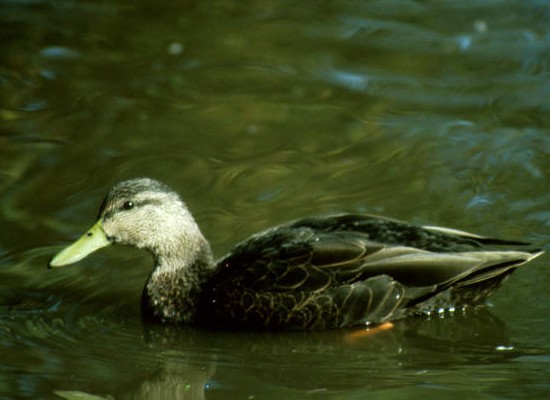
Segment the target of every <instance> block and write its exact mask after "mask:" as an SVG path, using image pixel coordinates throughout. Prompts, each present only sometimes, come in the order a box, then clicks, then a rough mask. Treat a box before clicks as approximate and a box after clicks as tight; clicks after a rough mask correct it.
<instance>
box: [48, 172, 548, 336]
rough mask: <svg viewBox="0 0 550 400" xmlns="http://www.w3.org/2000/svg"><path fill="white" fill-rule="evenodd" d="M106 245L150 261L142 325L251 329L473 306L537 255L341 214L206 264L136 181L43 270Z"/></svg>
mask: <svg viewBox="0 0 550 400" xmlns="http://www.w3.org/2000/svg"><path fill="white" fill-rule="evenodd" d="M115 244H117V245H126V246H133V247H137V248H139V249H144V250H146V251H148V252H149V253H151V254H152V256H153V261H154V267H153V269H152V272H151V273H150V275H149V276H148V278H147V281H146V283H145V286H144V288H143V292H142V296H141V313H142V317H143V320H144V321H147V322H152V323H161V324H162V323H163V324H176V325H180V324H181V325H189V326H202V327H207V328H214V329H248V330H251V329H252V330H320V329H336V328H352V327H358V326H363V327H365V326H366V327H369V326H377V325H380V324H384V323H387V322H388V321H393V320H397V319H401V318H406V317H411V316H414V315H430V314H431V313H436V312H439V313H441V312H452V311H454V310H456V309H466V308H467V307H476V306H478V305H480V304H484V303H485V301H486V299H487V298H488V297H489V296H490V295H491V294H492V293H493V292H494V291H495V290H496V289H497V288H498V287H499V286H500V285H501V284H502V282H503V281H504V280H506V278H508V277H509V276H510V274H511V273H512V272H514V271H515V270H516V268H517V267H519V266H521V265H524V264H526V263H527V262H529V261H531V260H533V259H534V258H536V257H538V256H540V255H541V254H542V253H543V251H541V250H540V249H535V248H531V246H530V245H529V244H528V243H525V242H520V241H513V240H501V239H494V238H490V237H484V236H479V235H477V234H473V233H469V232H465V231H461V230H457V229H451V228H443V227H438V226H421V225H415V224H411V223H407V222H403V221H399V220H395V219H391V218H387V217H381V216H376V215H370V214H338V215H330V216H316V217H305V218H302V219H299V220H295V221H291V222H288V223H284V224H282V225H278V226H275V227H272V228H269V229H266V230H264V231H262V232H260V233H257V234H255V235H253V236H251V237H250V238H248V239H246V240H244V241H242V242H240V243H239V244H237V245H236V246H235V247H234V248H233V249H232V250H231V251H230V252H229V253H228V254H226V255H225V256H223V257H222V258H220V259H219V260H215V259H214V256H213V253H212V250H211V247H210V245H209V242H208V241H207V239H206V238H205V236H204V235H203V234H202V232H201V230H200V228H199V226H198V224H197V222H196V221H195V219H194V218H193V216H192V214H191V212H190V211H189V209H188V208H187V206H186V204H185V203H184V201H183V200H182V199H181V197H180V196H179V195H178V193H176V192H175V191H174V190H172V189H171V188H170V187H169V186H167V185H166V184H164V183H162V182H159V181H158V180H155V179H151V178H135V179H130V180H126V181H123V182H120V183H118V184H116V185H115V186H114V187H113V188H112V189H111V190H110V191H109V192H108V194H107V196H106V197H105V198H104V200H103V202H102V204H101V207H100V209H99V218H98V220H97V222H96V223H95V224H94V225H93V226H92V227H91V228H90V229H89V230H87V231H86V232H85V233H84V234H83V235H82V236H81V237H80V238H79V239H78V240H77V241H76V242H74V243H73V244H71V245H69V246H68V247H66V248H64V249H63V250H61V251H60V252H59V253H58V254H56V255H55V256H54V257H53V258H52V259H51V261H50V263H49V267H50V268H58V267H62V266H65V265H69V264H73V263H76V262H78V261H80V260H82V259H83V258H85V257H86V256H88V255H89V254H91V253H93V252H95V251H96V250H99V249H101V248H104V247H107V246H110V245H115Z"/></svg>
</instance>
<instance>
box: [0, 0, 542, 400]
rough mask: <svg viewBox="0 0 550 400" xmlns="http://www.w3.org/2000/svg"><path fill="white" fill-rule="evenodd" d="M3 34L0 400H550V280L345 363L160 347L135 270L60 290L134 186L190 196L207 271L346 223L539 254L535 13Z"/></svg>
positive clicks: (144, 266)
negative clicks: (115, 200) (487, 239)
mask: <svg viewBox="0 0 550 400" xmlns="http://www.w3.org/2000/svg"><path fill="white" fill-rule="evenodd" d="M0 18H1V22H0V35H1V36H2V52H1V54H0V68H1V73H0V85H1V93H2V96H1V98H0V118H1V121H2V123H1V126H0V154H1V157H0V174H1V175H0V176H1V179H0V226H1V233H0V398H32V399H37V398H58V397H56V396H58V395H61V396H62V397H65V398H82V396H85V394H87V395H88V396H92V395H94V396H100V397H102V398H113V397H114V398H117V399H118V398H122V399H125V398H140V399H141V398H170V399H172V398H185V399H200V398H208V399H218V398H219V399H227V398H235V399H249V400H257V399H281V398H284V399H303V398H312V399H355V398H357V399H359V398H366V397H369V398H374V399H384V400H387V399H405V398H426V399H431V398H433V399H435V398H438V399H439V398H441V397H442V396H444V397H445V398H449V399H453V398H457V399H458V398H460V399H462V398H464V397H468V398H473V399H489V398H490V399H514V398H525V397H529V398H546V397H547V394H548V392H549V391H550V384H549V380H548V376H550V337H549V334H548V332H549V331H550V322H549V319H548V315H550V300H549V292H550V291H549V289H548V287H550V272H548V268H547V264H548V261H547V260H548V257H547V256H543V257H542V258H539V259H537V260H536V261H535V262H533V263H532V264H530V266H529V267H527V268H522V269H520V270H518V271H517V272H516V273H515V274H514V275H513V276H512V277H511V279H510V280H508V281H507V282H506V283H505V285H504V286H503V287H502V288H501V289H500V290H499V291H498V292H497V294H496V295H495V296H494V297H493V299H492V305H491V306H490V307H489V308H486V309H481V310H477V311H470V312H468V313H466V314H462V313H461V312H459V311H456V312H455V313H454V314H455V315H452V316H450V315H445V316H443V318H441V317H439V316H433V317H431V318H425V319H409V320H406V321H399V322H397V323H396V325H395V327H394V328H393V329H391V330H389V331H383V332H379V333H377V334H375V335H372V336H367V337H363V338H360V339H355V340H353V339H350V337H349V336H347V335H348V334H349V333H350V332H347V331H330V332H316V333H285V334H282V333H278V334H268V333H243V332H240V333H236V332H208V331H206V332H205V331H198V330H193V329H170V328H165V329H159V330H155V331H150V330H149V329H147V328H144V327H143V325H142V324H141V321H140V315H139V296H140V294H141V288H142V285H143V283H144V281H145V278H146V276H147V274H148V272H149V268H150V266H151V260H150V258H149V256H148V255H146V254H142V253H141V252H139V251H137V250H132V249H126V248H111V249H108V250H105V251H104V252H102V253H98V254H96V255H93V256H91V257H89V258H88V259H86V260H84V261H82V262H81V263H79V265H77V266H73V267H67V268H64V269H60V270H55V271H49V270H47V269H46V264H47V261H48V259H49V258H50V257H51V256H52V255H53V254H54V253H55V252H56V251H57V250H59V249H60V247H61V245H63V244H67V243H69V242H70V241H72V240H73V239H75V238H76V237H77V236H78V235H79V234H80V233H81V232H83V231H84V230H85V229H86V228H87V227H88V226H90V225H91V224H92V223H93V221H94V219H95V216H96V212H97V208H98V206H99V203H100V201H101V198H102V196H103V195H104V194H105V192H106V191H107V190H108V188H109V187H110V186H111V185H112V184H113V183H114V182H117V181H119V180H122V179H126V178H130V177H137V176H151V177H155V178H157V179H160V180H162V181H165V182H167V183H168V184H170V185H171V186H172V187H174V188H175V189H176V190H177V191H178V192H180V193H181V194H182V195H183V197H184V198H185V200H186V202H187V203H188V206H189V208H190V209H191V210H192V211H193V213H194V215H195V217H196V218H197V220H198V222H199V224H200V225H201V227H202V230H203V231H204V233H205V235H206V236H207V237H208V238H209V239H210V241H211V243H212V246H213V249H214V252H215V253H216V254H217V255H218V256H221V255H222V254H223V253H224V252H225V251H228V250H229V249H230V248H231V246H232V245H233V244H234V243H236V242H237V241H238V240H240V239H243V238H245V237H246V236H248V235H250V234H252V233H254V232H256V231H258V230H261V229H264V228H266V227H268V226H271V225H275V224H277V223H281V222H284V221H287V220H291V219H294V218H297V217H300V216H305V215H315V214H327V213H334V212H370V213H378V214H384V215H388V216H391V217H395V218H399V219H404V220H409V221H415V222H419V223H428V224H437V225H444V226H445V225H446V226H451V227H456V228H459V229H466V230H471V231H475V232H479V233H482V234H487V235H494V236H500V237H510V238H516V239H522V240H528V241H532V242H535V243H537V245H538V246H541V247H543V248H545V249H546V250H550V248H549V246H548V243H549V238H550V235H549V229H548V227H549V225H550V210H549V208H548V205H549V204H550V193H549V192H548V189H547V188H548V187H550V185H549V181H550V177H549V173H550V162H549V161H548V160H550V157H549V153H550V136H549V135H548V127H549V126H550V123H549V122H550V120H549V115H550V112H549V108H550V103H549V101H548V99H549V98H550V96H549V94H550V83H549V82H550V81H549V79H548V77H549V75H548V72H549V61H550V59H549V57H548V54H550V30H549V28H548V27H549V26H550V7H549V6H548V4H547V2H545V1H525V2H514V1H498V2H497V1H469V2H466V3H465V2H460V3H457V2H452V1H437V2H430V1H426V2H412V1H391V2H378V1H347V2H315V3H311V2H308V3H303V4H298V3H296V2H286V1H283V0H275V1H262V2H257V1H256V2H242V1H241V2H231V1H224V0H215V1H208V2H183V3H182V2H180V3H174V2H162V1H160V2H159V1H157V2H155V3H150V2H147V1H138V2H133V3H132V4H131V5H130V4H129V3H127V2H115V1H112V0H110V1H93V2H92V1H88V2H73V1H55V2H53V1H50V2H48V1H39V0H37V1H15V0H11V1H9V0H7V1H2V2H0ZM79 396H80V397H79ZM90 398H91V397H90Z"/></svg>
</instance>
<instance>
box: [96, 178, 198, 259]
mask: <svg viewBox="0 0 550 400" xmlns="http://www.w3.org/2000/svg"><path fill="white" fill-rule="evenodd" d="M99 219H100V220H101V225H102V227H103V230H104V231H105V235H106V236H107V238H108V239H109V240H111V241H112V242H114V243H120V244H124V245H130V246H135V247H139V248H145V249H147V250H149V251H151V252H153V253H155V254H158V253H166V252H170V251H171V250H172V248H173V247H174V246H175V247H178V248H179V247H181V246H182V243H181V241H182V240H183V241H184V242H185V241H192V240H193V238H194V237H195V235H196V234H197V233H199V234H200V230H199V228H198V226H197V224H196V223H195V220H194V219H193V216H192V215H191V213H190V212H189V211H188V210H187V207H186V206H185V204H184V203H183V201H182V200H181V199H180V197H179V195H178V194H177V193H176V192H174V191H173V190H172V189H170V188H169V187H168V186H166V185H165V184H163V183H161V182H158V181H156V180H154V179H150V178H138V179H132V180H128V181H124V182H121V183H119V184H117V185H116V186H115V187H113V188H112V189H111V190H110V191H109V193H108V194H107V197H106V198H105V200H104V202H103V204H102V206H101V208H100V215H99ZM200 236H201V237H202V234H200ZM180 250H181V249H180Z"/></svg>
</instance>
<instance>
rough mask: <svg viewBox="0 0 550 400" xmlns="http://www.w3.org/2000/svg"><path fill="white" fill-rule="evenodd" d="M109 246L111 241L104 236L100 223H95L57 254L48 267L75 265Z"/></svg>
mask: <svg viewBox="0 0 550 400" xmlns="http://www.w3.org/2000/svg"><path fill="white" fill-rule="evenodd" d="M110 244H112V241H110V240H109V238H107V235H105V232H104V231H103V228H102V227H101V221H97V222H96V223H95V225H94V226H92V227H91V228H90V229H89V230H88V231H87V232H86V233H85V234H84V235H82V236H81V237H80V239H78V240H77V241H76V242H74V243H73V244H71V245H70V246H69V247H66V248H64V249H63V250H61V251H60V252H59V253H57V254H56V255H55V257H54V258H52V260H51V261H50V267H62V266H64V265H69V264H72V263H75V262H77V261H80V260H82V259H83V258H84V257H86V256H87V255H89V254H91V253H93V252H94V251H96V250H99V249H101V248H102V247H106V246H109V245H110Z"/></svg>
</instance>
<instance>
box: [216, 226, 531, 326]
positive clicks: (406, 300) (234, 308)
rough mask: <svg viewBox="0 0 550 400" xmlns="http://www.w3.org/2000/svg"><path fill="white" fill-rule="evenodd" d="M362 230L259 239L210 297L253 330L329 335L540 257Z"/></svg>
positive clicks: (285, 230) (279, 231) (232, 259)
mask: <svg viewBox="0 0 550 400" xmlns="http://www.w3.org/2000/svg"><path fill="white" fill-rule="evenodd" d="M336 222H337V223H338V222H341V221H336ZM391 223H392V224H393V223H394V221H391ZM360 225H361V224H355V225H354V229H352V228H350V226H349V225H347V226H345V229H333V228H330V229H326V228H323V227H319V224H317V226H312V224H311V223H309V222H308V223H306V224H301V225H300V224H296V223H295V224H291V225H287V226H282V227H279V228H276V229H272V230H270V231H267V232H264V233H262V234H259V235H256V236H254V237H252V238H251V239H249V240H248V241H245V242H243V243H241V244H240V245H238V246H237V247H236V248H235V249H234V251H233V252H232V253H231V254H229V255H228V256H226V257H225V258H223V259H222V260H220V262H219V266H220V271H219V272H218V274H217V275H216V276H214V277H213V279H212V280H211V287H210V291H211V294H210V295H209V297H210V298H212V299H214V303H216V304H217V305H218V307H223V308H224V309H225V310H226V312H228V313H231V318H232V319H238V320H242V321H245V322H246V321H248V322H251V321H254V322H253V323H251V324H256V325H257V324H261V323H262V321H263V322H265V321H270V322H268V323H267V325H268V326H271V325H273V326H284V325H285V324H286V325H288V324H290V322H291V321H294V322H293V323H292V325H295V326H298V327H303V326H306V325H307V327H308V328H309V327H317V326H318V325H319V324H325V326H322V327H323V328H326V327H336V326H346V325H353V324H356V323H362V322H367V321H371V322H380V321H383V320H386V319H391V318H392V317H393V316H396V315H398V314H399V311H400V310H402V309H403V308H404V307H407V305H408V304H412V303H415V302H419V301H424V300H425V299H426V298H429V297H430V296H432V295H435V294H437V293H438V292H440V291H443V290H445V289H446V288H449V287H452V286H456V285H463V286H467V285H473V284H476V283H480V282H483V281H485V280H488V279H492V278H494V277H497V276H499V275H502V274H506V273H507V272H508V271H511V270H512V269H514V268H516V267H517V266H519V265H521V264H523V263H525V262H527V261H529V260H530V259H532V258H534V257H536V256H537V255H538V254H537V253H531V252H524V251H484V250H483V248H482V246H480V245H477V244H475V245H471V244H469V243H466V242H464V243H462V242H460V240H459V242H460V246H461V247H460V249H462V250H467V251H456V252H450V251H443V252H438V251H433V250H426V249H422V248H417V247H413V246H408V245H406V244H405V243H401V244H400V243H397V241H394V243H391V241H390V243H381V242H379V241H373V240H372V239H373V237H376V235H375V234H373V233H372V231H367V230H365V229H364V226H362V227H361V226H360ZM342 226H344V225H342ZM357 226H359V228H360V229H357ZM377 229H378V230H380V229H382V230H383V231H384V236H385V237H386V238H389V237H391V236H392V233H391V232H390V231H389V230H388V228H387V227H385V228H380V227H378V228H377ZM418 229H422V228H417V227H415V228H414V232H415V234H417V233H418V232H417V231H418ZM410 232H413V231H412V230H411V231H410ZM410 232H409V236H410ZM395 235H399V232H396V233H395ZM429 235H435V236H438V240H439V241H440V242H441V243H443V241H444V240H443V239H442V238H441V237H439V236H441V235H446V236H449V234H447V233H442V232H432V231H429V230H423V231H422V232H421V234H420V236H419V237H422V240H425V238H426V237H428V236H429ZM417 236H418V235H417ZM447 240H451V239H448V238H447ZM453 240H454V239H453ZM461 240H462V239H461ZM468 240H471V239H468ZM439 247H444V246H443V245H441V246H439ZM454 248H458V247H457V246H456V245H455V246H454ZM304 313H305V314H304ZM304 315H305V316H304ZM304 321H305V322H304Z"/></svg>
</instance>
